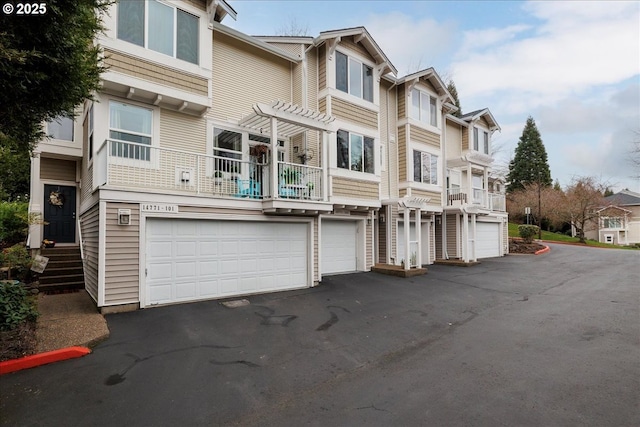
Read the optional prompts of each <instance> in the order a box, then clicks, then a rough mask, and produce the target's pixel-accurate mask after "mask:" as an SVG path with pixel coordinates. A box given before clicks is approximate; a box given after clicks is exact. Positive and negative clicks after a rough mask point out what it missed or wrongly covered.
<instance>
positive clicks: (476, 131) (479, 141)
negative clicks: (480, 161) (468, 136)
mask: <svg viewBox="0 0 640 427" xmlns="http://www.w3.org/2000/svg"><path fill="white" fill-rule="evenodd" d="M473 149H474V150H476V151H480V152H481V153H484V154H487V155H488V154H490V153H489V132H487V131H485V130H483V129H480V128H477V127H474V128H473Z"/></svg>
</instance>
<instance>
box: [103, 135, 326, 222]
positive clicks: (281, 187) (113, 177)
mask: <svg viewBox="0 0 640 427" xmlns="http://www.w3.org/2000/svg"><path fill="white" fill-rule="evenodd" d="M225 154H227V153H225ZM235 155H237V154H233V153H229V154H227V156H213V155H206V154H199V153H190V152H185V151H181V150H174V149H169V148H159V147H154V146H149V145H145V144H138V143H132V142H127V141H121V140H114V139H109V140H106V141H105V142H104V143H103V144H102V145H101V146H100V147H99V149H98V152H97V154H96V158H95V163H94V171H93V173H94V188H97V187H101V186H107V187H110V188H117V189H127V190H136V191H140V190H143V191H149V192H160V193H164V194H176V195H191V196H200V197H212V198H227V199H245V200H253V201H260V200H263V201H267V200H269V201H271V202H273V201H274V200H278V201H279V203H280V204H279V205H278V206H280V207H282V206H290V205H287V204H286V202H296V203H297V205H296V206H295V208H294V209H295V210H304V209H305V208H304V206H305V205H304V203H312V204H313V203H315V204H318V203H320V204H323V205H324V204H325V202H326V200H327V198H326V190H325V188H324V182H325V178H324V173H323V172H324V171H323V169H322V168H319V167H313V166H307V165H302V164H296V163H287V162H278V165H277V170H278V177H279V179H278V181H277V184H275V185H274V184H273V183H272V180H271V175H272V173H271V169H272V168H271V165H270V164H268V163H261V162H258V161H256V160H253V159H254V158H253V157H252V160H249V161H247V160H242V159H238V158H235V157H233V156H235ZM273 188H277V191H276V192H275V193H276V194H275V196H274V194H273V193H274V191H273V190H272V189H273ZM283 202H284V203H285V204H284V205H283V204H282V203H283ZM326 206H327V207H328V206H329V204H328V203H326ZM271 207H273V203H270V205H269V208H270V209H271ZM311 210H313V207H312V208H311ZM316 210H317V209H316ZM320 210H324V211H326V210H328V208H323V209H320Z"/></svg>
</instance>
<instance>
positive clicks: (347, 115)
mask: <svg viewBox="0 0 640 427" xmlns="http://www.w3.org/2000/svg"><path fill="white" fill-rule="evenodd" d="M331 115H332V116H334V117H336V118H341V119H343V120H346V121H349V122H352V123H357V124H359V125H362V126H367V127H370V128H373V129H377V128H378V113H376V112H375V111H372V110H369V109H366V108H364V107H360V106H359V105H355V104H352V103H350V102H347V101H343V100H342V99H339V98H331Z"/></svg>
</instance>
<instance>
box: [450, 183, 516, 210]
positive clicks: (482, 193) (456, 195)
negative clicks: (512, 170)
mask: <svg viewBox="0 0 640 427" xmlns="http://www.w3.org/2000/svg"><path fill="white" fill-rule="evenodd" d="M466 206H474V207H477V208H480V209H486V210H489V211H492V212H493V211H497V212H506V210H507V209H506V203H505V196H504V194H498V193H490V192H488V191H487V190H483V189H480V188H472V189H471V190H468V189H466V188H450V189H448V190H447V207H466Z"/></svg>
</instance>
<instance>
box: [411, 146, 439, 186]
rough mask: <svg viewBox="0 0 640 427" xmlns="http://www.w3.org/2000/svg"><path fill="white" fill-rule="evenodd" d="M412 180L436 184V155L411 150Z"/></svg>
mask: <svg viewBox="0 0 640 427" xmlns="http://www.w3.org/2000/svg"><path fill="white" fill-rule="evenodd" d="M413 180H414V181H415V182H422V183H425V184H433V185H438V156H436V155H434V154H431V153H426V152H424V151H418V150H413Z"/></svg>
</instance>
